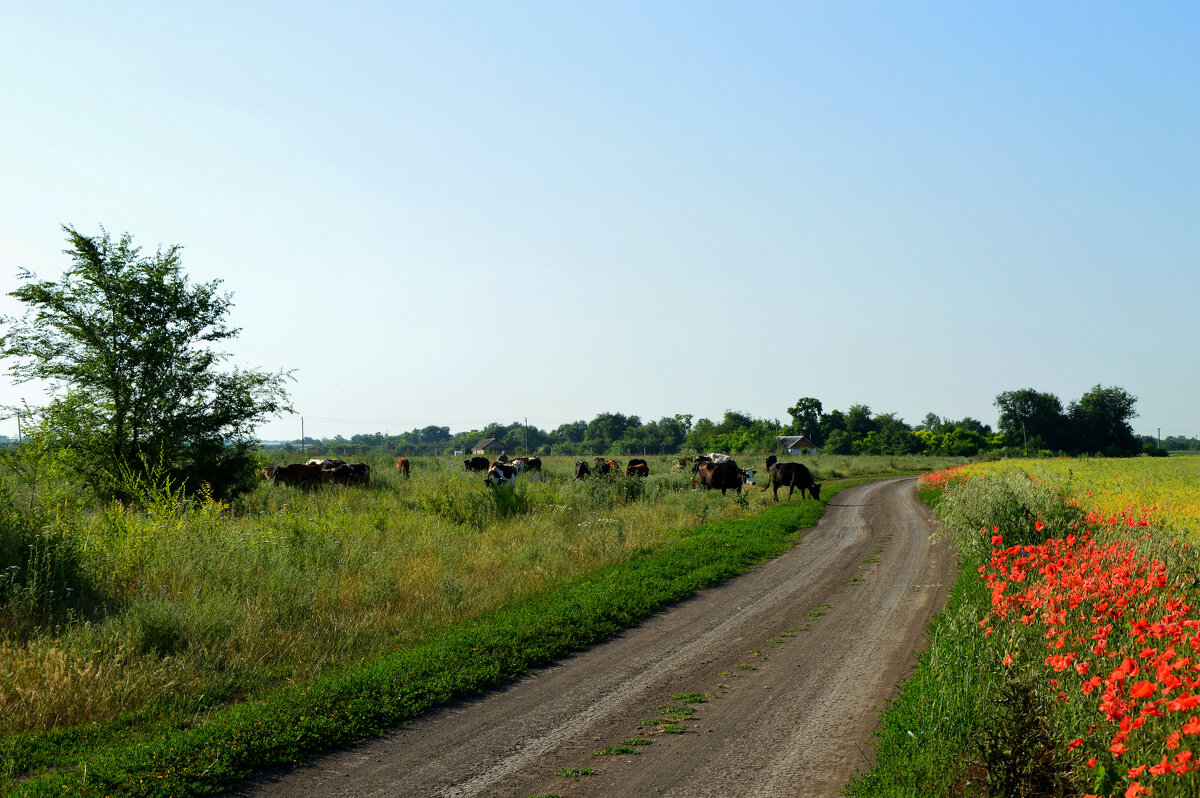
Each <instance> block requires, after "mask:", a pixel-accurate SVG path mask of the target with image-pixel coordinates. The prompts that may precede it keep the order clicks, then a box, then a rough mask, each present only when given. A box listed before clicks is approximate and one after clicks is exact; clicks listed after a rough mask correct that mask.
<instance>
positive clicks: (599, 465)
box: [596, 457, 621, 475]
mask: <svg viewBox="0 0 1200 798" xmlns="http://www.w3.org/2000/svg"><path fill="white" fill-rule="evenodd" d="M596 473H597V474H602V475H603V474H620V473H621V466H619V465H618V464H617V463H616V462H614V461H612V460H605V459H604V458H603V457H597V458H596Z"/></svg>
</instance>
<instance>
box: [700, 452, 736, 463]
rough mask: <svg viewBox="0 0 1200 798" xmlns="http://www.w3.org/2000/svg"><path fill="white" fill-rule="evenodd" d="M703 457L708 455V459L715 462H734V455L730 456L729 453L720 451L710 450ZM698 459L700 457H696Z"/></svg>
mask: <svg viewBox="0 0 1200 798" xmlns="http://www.w3.org/2000/svg"><path fill="white" fill-rule="evenodd" d="M703 457H707V458H708V460H709V461H710V462H713V463H732V462H733V458H732V457H730V456H729V455H727V454H721V453H720V452H709V453H708V454H706V455H703ZM696 459H699V458H696Z"/></svg>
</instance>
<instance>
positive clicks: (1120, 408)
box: [1067, 384, 1141, 455]
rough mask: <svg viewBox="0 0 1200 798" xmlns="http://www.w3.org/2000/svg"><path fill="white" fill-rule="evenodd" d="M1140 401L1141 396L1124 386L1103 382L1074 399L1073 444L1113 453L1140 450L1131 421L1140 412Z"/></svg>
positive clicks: (1081, 448)
mask: <svg viewBox="0 0 1200 798" xmlns="http://www.w3.org/2000/svg"><path fill="white" fill-rule="evenodd" d="M1136 404H1137V397H1136V396H1133V395H1132V394H1130V393H1128V392H1127V391H1126V390H1125V389H1124V388H1117V387H1112V388H1104V387H1102V386H1100V385H1099V384H1097V385H1096V387H1094V388H1092V389H1091V390H1090V391H1088V392H1087V393H1085V394H1084V395H1083V396H1081V397H1080V398H1079V400H1078V401H1074V402H1071V404H1070V407H1069V409H1068V411H1067V416H1068V417H1069V418H1070V420H1071V427H1072V431H1073V432H1074V436H1075V440H1074V444H1075V446H1074V447H1073V448H1074V449H1075V450H1076V451H1082V452H1103V453H1105V454H1110V455H1113V454H1117V455H1120V454H1124V455H1131V454H1137V453H1138V452H1139V451H1140V449H1141V447H1140V445H1139V444H1138V441H1137V438H1136V437H1135V436H1134V434H1133V427H1132V425H1131V424H1130V423H1129V421H1130V419H1132V418H1134V417H1136V416H1137V411H1136V410H1135V409H1134V406H1135V405H1136Z"/></svg>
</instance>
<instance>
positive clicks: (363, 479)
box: [262, 452, 821, 501]
mask: <svg viewBox="0 0 1200 798" xmlns="http://www.w3.org/2000/svg"><path fill="white" fill-rule="evenodd" d="M464 466H465V467H466V470H467V471H486V472H487V476H486V477H485V478H484V482H485V483H486V484H487V485H488V487H494V486H496V485H510V486H511V485H513V484H514V483H515V482H516V480H517V475H518V474H521V473H529V474H537V475H539V476H540V475H541V472H542V461H541V458H538V457H513V458H511V459H510V458H509V457H507V456H505V455H503V454H502V455H500V456H499V457H498V458H496V459H495V460H491V461H489V460H488V459H487V458H486V457H471V458H468V459H467V460H465V461H464ZM688 466H691V469H692V473H693V474H695V476H694V477H692V482H694V483H696V484H697V485H701V486H703V487H705V488H708V489H710V490H719V491H721V495H722V496H724V495H725V491H727V490H733V491H736V492H737V493H739V494H740V493H741V492H742V486H743V485H753V484H754V475H755V474H756V473H757V472H755V470H754V469H753V468H741V467H740V466H738V464H737V463H736V462H734V460H733V458H732V457H730V456H729V455H727V454H721V453H719V452H709V453H708V454H702V455H697V456H696V457H681V458H679V461H678V462H677V463H676V465H675V470H682V469H684V468H687V467H688ZM410 468H411V466H410V464H409V461H408V458H405V457H401V458H400V459H399V460H397V461H396V471H397V473H401V474H404V476H405V477H407V476H409V471H410ZM620 473H621V466H620V464H619V463H617V462H616V461H615V460H608V459H606V458H603V457H597V458H595V459H594V460H593V462H592V465H591V466H589V465H588V464H587V462H586V461H584V460H580V461H578V462H577V463H575V479H586V478H588V477H590V476H604V475H607V474H620ZM767 474H768V476H769V478H770V479H769V485H768V486H766V487H764V488H763V490H764V491H765V490H767V489H768V488H772V489H773V495H774V497H775V501H779V489H780V488H787V489H788V501H791V499H792V492H793V491H795V490H796V489H799V490H800V496H801V498H803V497H804V494H805V492H806V491H807V492H808V493H809V494H811V495H812V497H813V498H814V499H820V497H821V486H820V485H819V484H817V483H816V481H814V480H813V476H812V473H811V472H810V471H809V470H808V469H807V468H806V467H805V466H804V465H803V464H802V463H781V462H779V461H778V459H776V457H775V455H771V456H770V457H768V458H767ZM625 476H627V477H648V476H650V466H649V464H648V463H647V462H646V461H645V460H643V459H641V458H637V457H635V458H634V459H632V460H630V461H629V464H628V465H626V467H625ZM262 478H263V479H264V480H266V479H271V480H274V482H275V484H276V485H291V486H294V487H308V486H313V485H323V484H333V485H364V486H365V485H369V484H370V482H371V467H370V466H368V465H367V464H366V463H347V462H346V461H345V460H309V461H308V462H307V463H293V464H292V465H282V466H271V467H270V468H266V469H263V471H262Z"/></svg>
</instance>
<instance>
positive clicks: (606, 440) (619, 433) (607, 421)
mask: <svg viewBox="0 0 1200 798" xmlns="http://www.w3.org/2000/svg"><path fill="white" fill-rule="evenodd" d="M640 426H642V420H641V419H640V418H638V417H637V416H625V415H624V414H622V413H600V414H599V415H597V416H596V417H595V418H593V419H592V420H591V421H590V422H588V425H587V429H586V430H585V431H584V434H583V442H584V444H585V445H586V446H588V447H589V448H591V449H594V450H596V451H602V452H604V451H609V450H610V449H612V448H613V446H614V444H616V442H617V441H619V440H621V439H622V438H624V437H626V433H627V431H630V430H631V428H632V429H637V428H638V427H640Z"/></svg>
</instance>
